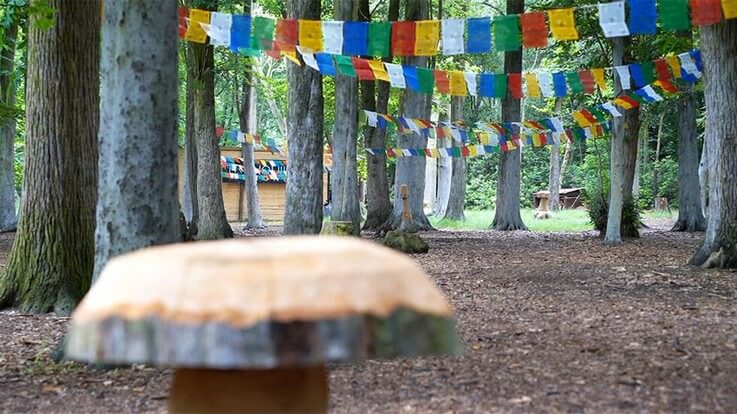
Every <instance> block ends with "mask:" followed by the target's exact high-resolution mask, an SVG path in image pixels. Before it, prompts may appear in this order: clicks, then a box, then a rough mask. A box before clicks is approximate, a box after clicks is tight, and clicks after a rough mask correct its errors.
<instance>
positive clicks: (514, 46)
mask: <svg viewBox="0 0 737 414" xmlns="http://www.w3.org/2000/svg"><path fill="white" fill-rule="evenodd" d="M492 32H493V33H494V47H495V48H496V50H497V51H498V52H509V51H515V50H519V49H520V47H522V45H521V43H520V29H519V15H517V14H510V15H506V16H496V17H494V23H493V25H492Z"/></svg>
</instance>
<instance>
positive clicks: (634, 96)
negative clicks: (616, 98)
mask: <svg viewBox="0 0 737 414" xmlns="http://www.w3.org/2000/svg"><path fill="white" fill-rule="evenodd" d="M627 97H628V98H630V99H632V100H634V101H637V102H639V103H641V104H646V103H648V101H647V99H645V98H643V97H642V96H640V95H639V94H636V93H632V92H628V93H627Z"/></svg>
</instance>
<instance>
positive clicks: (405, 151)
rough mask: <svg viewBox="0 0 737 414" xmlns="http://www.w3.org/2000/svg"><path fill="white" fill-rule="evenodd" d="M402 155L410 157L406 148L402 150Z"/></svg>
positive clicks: (410, 153)
mask: <svg viewBox="0 0 737 414" xmlns="http://www.w3.org/2000/svg"><path fill="white" fill-rule="evenodd" d="M402 154H404V155H405V156H406V157H409V156H412V152H411V151H410V150H409V149H408V148H402Z"/></svg>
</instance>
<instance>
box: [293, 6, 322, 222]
mask: <svg viewBox="0 0 737 414" xmlns="http://www.w3.org/2000/svg"><path fill="white" fill-rule="evenodd" d="M288 15H289V17H290V18H292V19H320V2H316V1H310V0H289V2H288ZM287 79H288V85H289V87H288V94H289V95H288V97H289V116H288V128H287V131H288V136H289V138H288V140H289V156H288V157H289V159H288V162H287V171H288V174H287V195H286V210H285V212H284V233H285V234H318V233H320V229H321V228H322V175H323V171H322V168H323V167H322V151H323V97H322V77H321V75H320V73H319V72H316V71H314V70H312V69H310V68H309V67H306V66H297V65H287Z"/></svg>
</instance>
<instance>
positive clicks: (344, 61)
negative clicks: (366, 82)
mask: <svg viewBox="0 0 737 414" xmlns="http://www.w3.org/2000/svg"><path fill="white" fill-rule="evenodd" d="M335 63H337V64H338V71H339V72H340V74H341V75H344V76H352V77H354V78H355V77H356V69H354V68H353V61H352V60H351V57H350V56H341V55H336V56H335Z"/></svg>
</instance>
